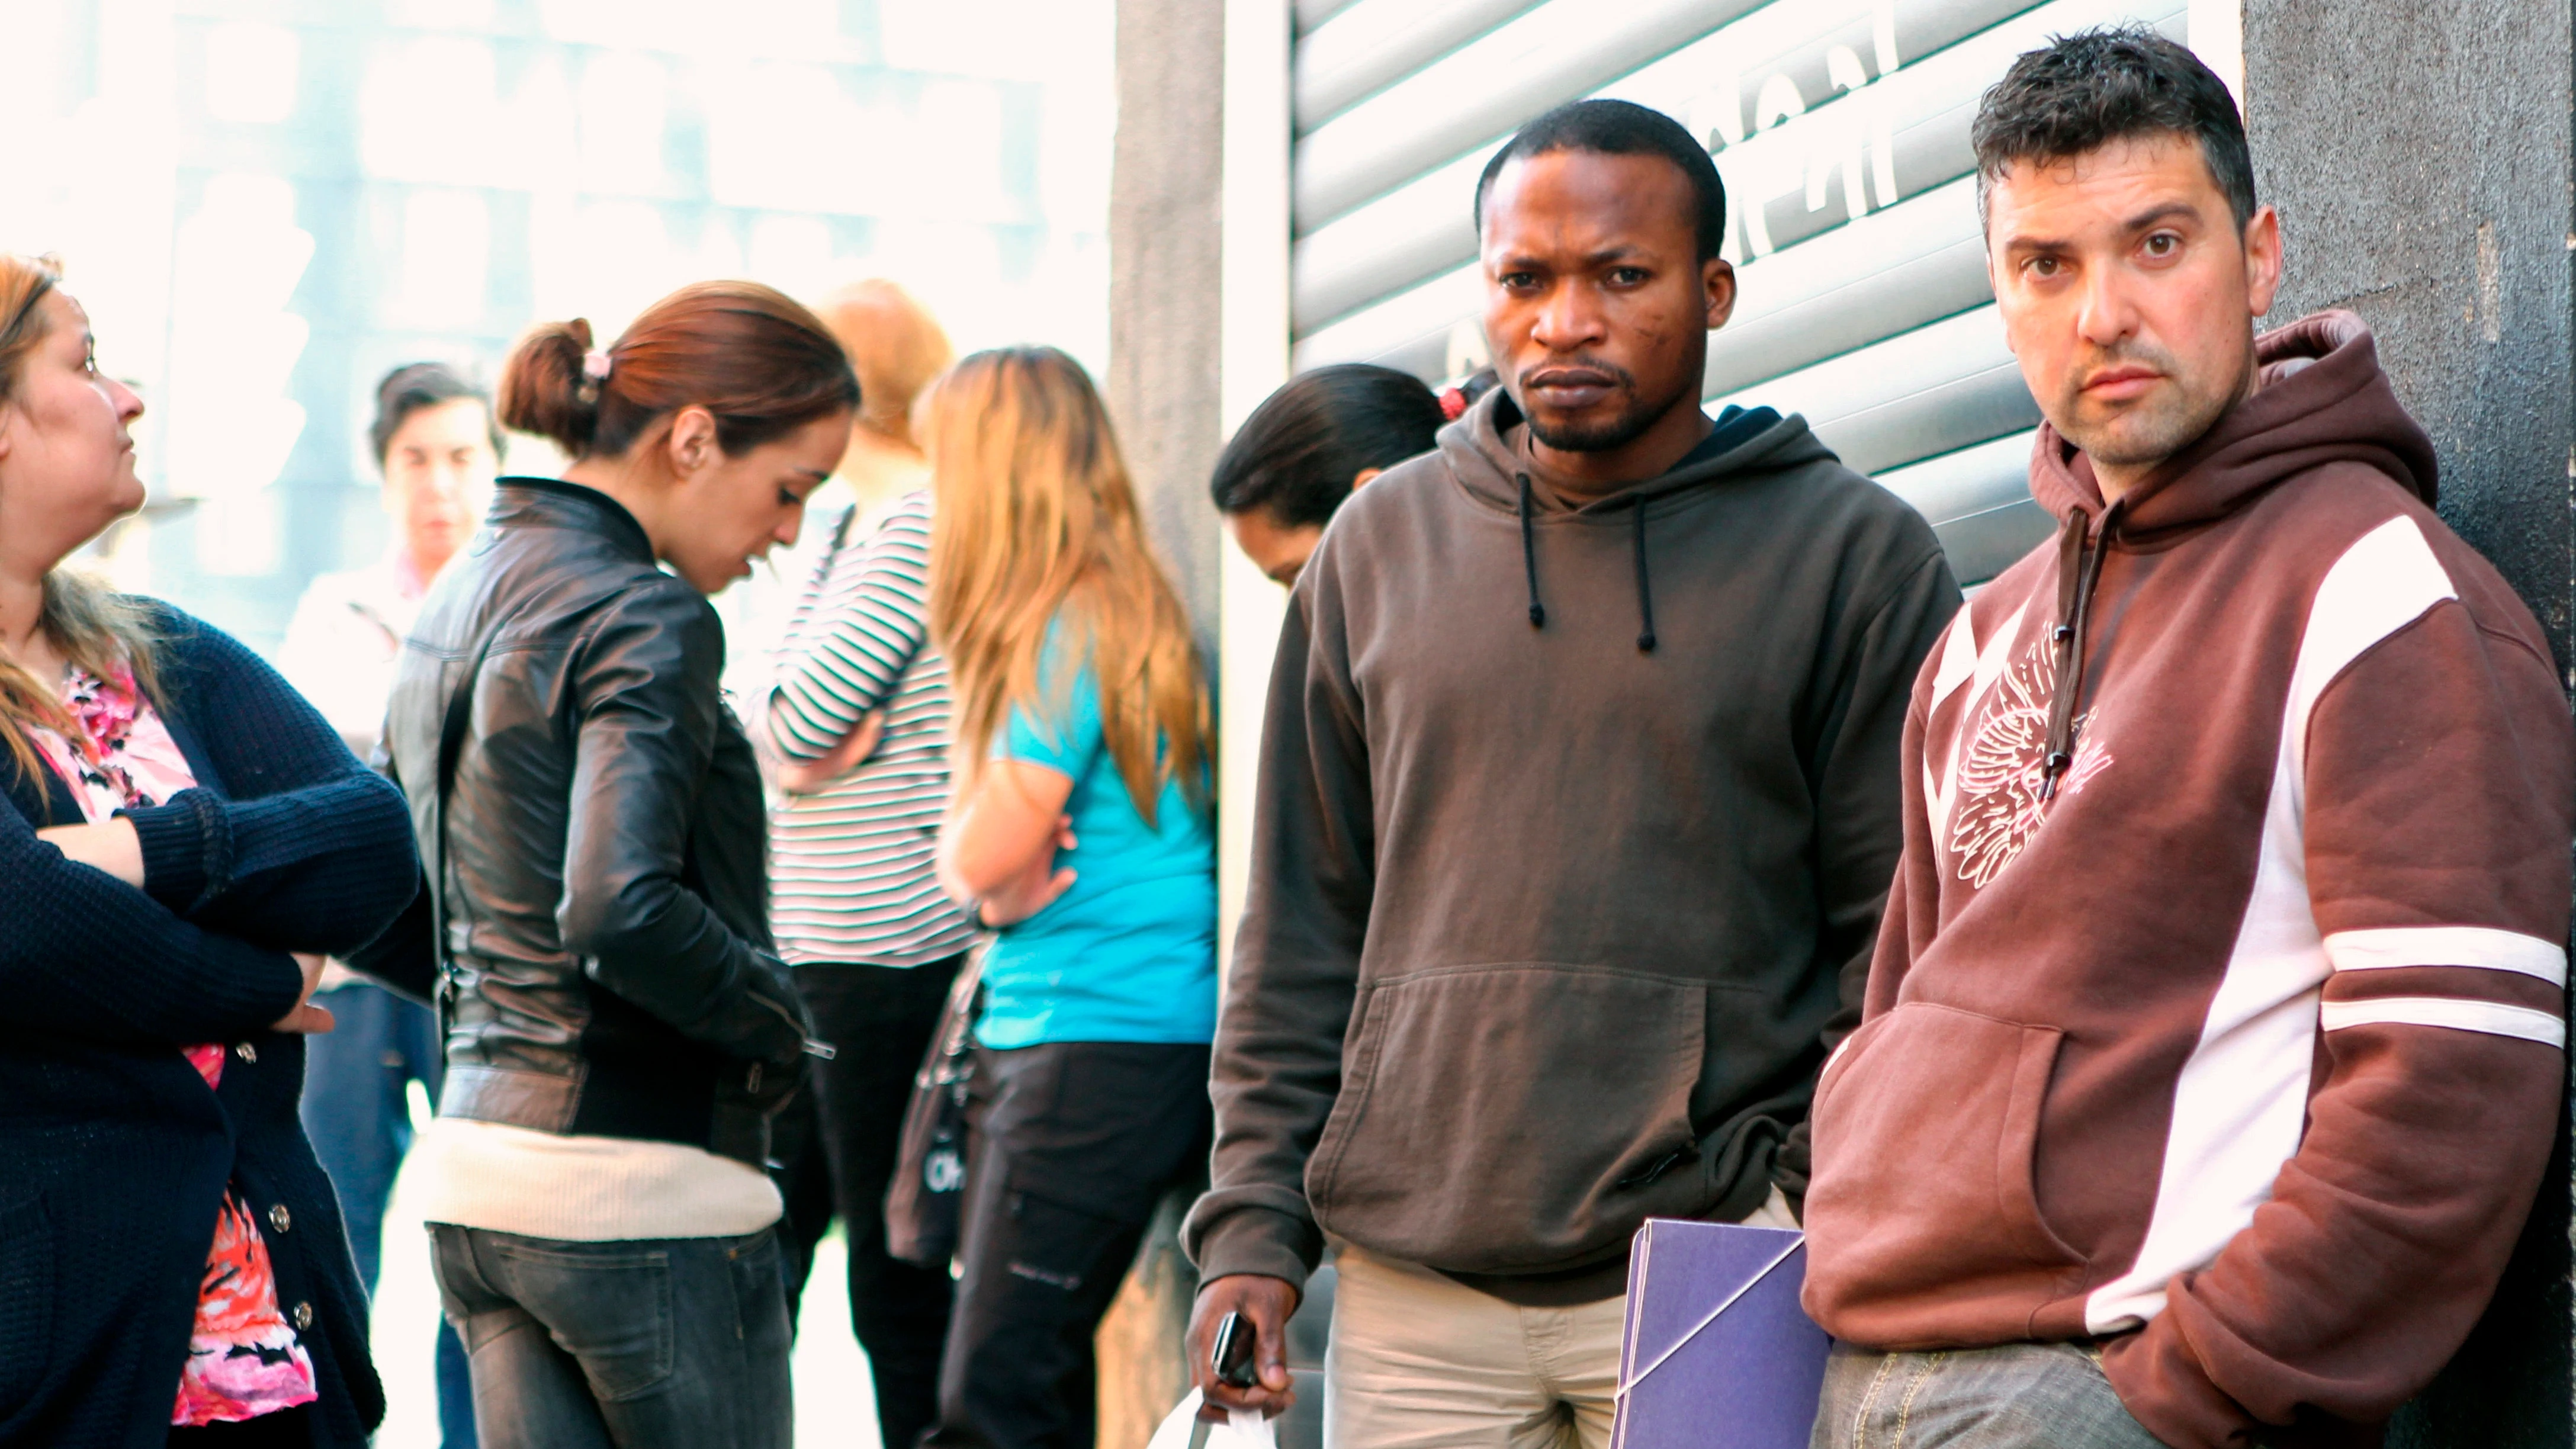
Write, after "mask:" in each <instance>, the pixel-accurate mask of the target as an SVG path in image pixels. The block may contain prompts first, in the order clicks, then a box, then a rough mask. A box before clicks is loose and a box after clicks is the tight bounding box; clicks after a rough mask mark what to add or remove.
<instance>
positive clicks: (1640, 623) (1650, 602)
mask: <svg viewBox="0 0 2576 1449" xmlns="http://www.w3.org/2000/svg"><path fill="white" fill-rule="evenodd" d="M1635 512H1636V515H1637V652H1638V653H1640V654H1652V653H1654V652H1655V591H1654V586H1653V585H1652V584H1650V583H1649V582H1648V581H1647V579H1646V500H1645V499H1643V498H1640V499H1638V500H1637V506H1636V509H1635Z"/></svg>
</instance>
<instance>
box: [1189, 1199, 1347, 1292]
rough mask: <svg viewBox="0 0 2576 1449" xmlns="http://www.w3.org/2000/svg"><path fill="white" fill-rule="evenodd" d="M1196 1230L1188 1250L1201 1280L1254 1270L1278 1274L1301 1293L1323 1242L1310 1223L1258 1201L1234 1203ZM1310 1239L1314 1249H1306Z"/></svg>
mask: <svg viewBox="0 0 2576 1449" xmlns="http://www.w3.org/2000/svg"><path fill="white" fill-rule="evenodd" d="M1196 1236H1197V1242H1196V1243H1195V1244H1194V1245H1193V1246H1194V1248H1195V1251H1194V1252H1193V1253H1192V1254H1191V1256H1192V1258H1193V1259H1194V1260H1195V1261H1196V1262H1197V1264H1198V1269H1199V1281H1200V1282H1202V1283H1206V1282H1210V1281H1212V1280H1214V1279H1218V1278H1223V1277H1227V1276H1229V1275H1231V1274H1235V1273H1253V1274H1257V1275H1259V1276H1261V1277H1264V1278H1277V1279H1279V1280H1281V1281H1282V1282H1285V1283H1288V1284H1290V1285H1291V1286H1293V1287H1295V1288H1296V1289H1297V1290H1298V1291H1299V1292H1301V1293H1302V1292H1304V1291H1305V1288H1306V1275H1307V1274H1309V1273H1311V1272H1313V1271H1314V1265H1315V1258H1316V1256H1317V1254H1318V1253H1319V1252H1320V1250H1321V1248H1322V1246H1323V1245H1322V1241H1321V1239H1322V1234H1320V1233H1319V1232H1317V1231H1316V1229H1315V1226H1314V1225H1313V1224H1312V1223H1308V1222H1303V1221H1300V1220H1299V1219H1296V1218H1292V1217H1290V1216H1288V1215H1287V1214H1286V1213H1280V1212H1272V1211H1271V1210H1269V1209H1267V1208H1256V1207H1242V1208H1236V1209H1235V1210H1234V1211H1232V1212H1229V1213H1227V1214H1226V1215H1225V1216H1223V1217H1221V1218H1218V1219H1217V1220H1216V1221H1214V1222H1212V1223H1208V1224H1206V1225H1205V1226H1203V1227H1201V1228H1200V1229H1199V1231H1198V1233H1197V1235H1196ZM1309 1245H1312V1247H1313V1249H1314V1250H1315V1251H1308V1247H1309Z"/></svg>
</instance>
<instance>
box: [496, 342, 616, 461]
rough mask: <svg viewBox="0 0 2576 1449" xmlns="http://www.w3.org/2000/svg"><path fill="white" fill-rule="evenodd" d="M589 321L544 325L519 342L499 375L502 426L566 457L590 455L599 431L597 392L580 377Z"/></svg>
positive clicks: (587, 350)
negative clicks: (531, 436) (548, 445)
mask: <svg viewBox="0 0 2576 1449" xmlns="http://www.w3.org/2000/svg"><path fill="white" fill-rule="evenodd" d="M591 345H592V344H591V332H590V319H589V318H587V317H575V318H573V319H572V320H571V321H569V322H544V323H539V324H538V325H537V326H536V327H535V328H533V329H531V330H530V331H529V333H528V335H527V336H525V337H522V338H520V339H519V345H518V346H517V347H515V348H512V349H511V351H510V360H509V361H508V362H507V363H506V364H504V365H503V366H502V369H501V389H500V399H499V402H500V419H501V426H503V427H505V428H508V429H510V430H511V431H512V432H518V433H533V434H535V435H536V436H538V437H540V438H544V439H546V440H548V441H549V442H552V443H553V444H554V445H555V446H556V447H558V448H561V449H562V450H563V451H564V454H565V455H566V456H567V457H574V458H578V457H580V456H582V455H583V454H584V453H587V452H589V451H590V444H591V439H592V437H593V436H594V435H596V434H597V432H598V430H599V387H598V385H597V384H596V383H593V382H591V381H589V380H588V379H587V378H585V377H584V376H583V375H582V363H583V360H584V359H585V358H587V357H588V356H589V355H590V351H591Z"/></svg>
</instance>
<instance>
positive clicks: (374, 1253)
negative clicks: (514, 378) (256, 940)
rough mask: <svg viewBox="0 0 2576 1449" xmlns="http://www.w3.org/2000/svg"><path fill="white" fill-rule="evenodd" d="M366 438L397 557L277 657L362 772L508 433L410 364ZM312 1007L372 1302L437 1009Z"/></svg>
mask: <svg viewBox="0 0 2576 1449" xmlns="http://www.w3.org/2000/svg"><path fill="white" fill-rule="evenodd" d="M367 439H368V441H369V442H371V443H373V444H374V445H375V453H376V468H377V470H378V471H379V472H380V473H382V474H383V475H384V488H383V501H384V508H385V513H386V516H387V517H389V518H390V519H391V520H392V522H393V540H392V544H391V546H390V547H388V548H387V549H386V550H385V552H384V556H383V557H381V558H379V559H377V560H376V561H375V562H374V563H372V564H369V565H368V566H366V567H365V568H359V569H351V570H349V571H348V572H346V573H334V574H323V575H322V576H320V577H319V578H316V579H315V580H314V581H313V582H312V583H311V584H309V585H307V586H306V587H305V590H304V597H303V599H302V600H300V601H299V602H298V603H297V604H296V606H295V617H294V619H293V620H292V621H290V622H289V623H288V624H287V626H286V643H285V645H284V647H282V648H281V649H279V651H278V656H277V667H278V672H279V673H281V674H284V675H285V676H286V678H287V680H288V682H289V683H291V684H293V685H294V686H295V687H296V689H297V690H299V691H300V692H302V694H303V695H304V697H305V698H306V699H308V700H311V701H312V702H313V704H314V707H315V708H317V709H319V710H321V711H322V714H323V717H324V718H326V719H328V720H330V721H331V723H332V725H333V727H334V728H336V729H338V730H339V731H340V738H342V739H344V740H346V741H348V743H349V748H350V749H351V750H353V751H355V752H356V754H357V756H358V758H359V759H362V760H363V759H366V758H368V757H369V756H371V755H373V754H374V753H375V749H376V742H377V737H378V735H379V734H380V733H381V732H382V730H383V728H384V721H385V699H386V697H387V696H388V695H390V694H391V693H392V692H393V684H394V663H395V661H396V660H397V659H399V658H400V657H401V655H402V641H403V639H404V637H405V636H407V635H409V634H410V633H411V626H412V621H413V620H414V619H416V618H418V617H419V615H420V601H421V598H422V596H423V595H425V594H427V593H428V592H429V586H430V583H431V582H432V581H433V580H435V579H436V578H437V577H438V575H439V571H440V570H442V569H444V568H446V567H447V561H448V560H449V559H451V558H453V557H455V556H456V551H457V550H458V549H459V548H462V547H463V546H464V544H465V537H466V535H467V534H469V533H472V532H473V531H474V517H475V514H476V512H477V511H478V510H479V509H480V508H481V506H482V503H483V500H484V498H485V497H486V495H488V494H489V493H490V492H491V488H492V475H493V474H495V473H497V472H499V471H500V467H501V425H500V423H499V422H498V421H497V420H495V419H494V418H493V416H492V400H491V398H489V397H487V396H486V395H485V394H484V392H483V390H482V389H481V388H479V387H477V386H475V385H474V384H473V383H471V382H469V381H467V380H466V379H465V377H464V376H463V375H462V374H460V373H459V372H457V370H456V369H454V368H452V367H450V366H448V365H447V364H446V363H443V362H415V363H411V364H409V365H407V366H403V367H397V368H395V369H394V370H393V371H392V372H389V373H387V374H386V375H385V378H384V380H383V381H382V382H380V383H378V384H376V416H375V421H374V423H373V424H372V425H371V426H370V427H369V428H368V429H367ZM314 1004H315V1005H317V1006H321V1007H324V1008H326V1009H328V1010H329V1011H330V1013H331V1016H332V1019H333V1020H334V1021H336V1022H338V1023H339V1025H338V1027H337V1028H336V1029H334V1030H333V1031H332V1032H331V1034H330V1035H328V1036H323V1037H317V1038H315V1039H314V1041H313V1042H312V1044H311V1045H310V1046H309V1047H308V1048H307V1050H306V1054H305V1063H304V1081H305V1091H304V1130H305V1132H306V1133H307V1134H309V1135H310V1136H311V1137H312V1139H313V1151H314V1155H315V1156H317V1157H319V1158H321V1159H322V1167H323V1170H324V1171H326V1172H328V1173H330V1174H331V1185H332V1187H334V1188H336V1189H338V1191H339V1194H340V1212H341V1215H342V1216H343V1217H344V1218H346V1219H347V1221H348V1224H349V1246H350V1248H351V1249H352V1250H353V1251H354V1252H356V1254H357V1256H358V1277H359V1279H360V1281H362V1282H364V1283H365V1284H366V1285H367V1292H368V1294H369V1295H370V1296H373V1294H374V1293H375V1291H376V1279H377V1270H378V1268H379V1267H380V1266H381V1264H382V1262H383V1246H384V1230H385V1204H386V1202H387V1201H388V1200H389V1199H390V1198H391V1197H392V1196H393V1191H394V1174H395V1173H396V1172H397V1171H399V1170H400V1169H401V1167H402V1160H403V1154H404V1153H406V1152H408V1151H410V1150H411V1101H410V1091H411V1084H412V1083H413V1082H418V1083H420V1084H421V1087H422V1089H423V1090H425V1091H426V1092H428V1094H429V1097H430V1100H432V1101H436V1100H437V1099H438V1085H439V1065H440V1061H441V1048H440V1045H439V1040H438V1021H437V1018H436V1017H435V1016H434V1015H433V1014H432V1013H431V1011H430V1009H429V1008H428V1007H426V1006H423V1005H421V1004H420V1003H419V1002H416V1001H405V1000H404V999H402V998H401V997H399V996H396V995H395V994H393V993H392V992H390V991H387V990H385V989H384V988H383V987H381V986H378V985H376V984H374V983H373V982H370V981H366V980H363V979H361V978H359V977H357V976H355V975H353V974H351V973H350V971H349V969H348V968H347V967H345V966H342V965H341V964H340V963H338V962H336V961H334V962H332V963H331V964H330V965H328V966H326V967H324V968H323V971H322V988H321V990H319V991H317V992H315V993H314ZM437 1362H438V1424H439V1431H440V1436H441V1437H442V1438H443V1439H444V1440H445V1441H446V1446H447V1449H474V1400H473V1390H472V1386H471V1381H470V1380H468V1379H467V1377H466V1369H465V1349H464V1346H463V1345H462V1344H460V1343H459V1342H458V1341H457V1338H456V1332H455V1330H453V1329H451V1328H448V1327H446V1326H444V1325H441V1327H440V1328H439V1331H438V1348H437Z"/></svg>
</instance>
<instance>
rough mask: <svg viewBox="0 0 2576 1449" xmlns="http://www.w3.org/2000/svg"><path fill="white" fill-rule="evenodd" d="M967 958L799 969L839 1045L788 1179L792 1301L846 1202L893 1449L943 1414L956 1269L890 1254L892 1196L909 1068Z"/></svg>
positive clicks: (925, 1046)
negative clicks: (942, 1359)
mask: <svg viewBox="0 0 2576 1449" xmlns="http://www.w3.org/2000/svg"><path fill="white" fill-rule="evenodd" d="M965 959H966V958H965V957H963V956H951V957H949V958H948V959H946V960H944V961H935V962H932V963H930V964H929V965H925V966H913V967H901V966H812V965H808V966H799V967H797V968H796V990H797V994H798V995H800V996H802V997H804V998H805V1006H806V1009H807V1010H808V1011H811V1012H812V1013H813V1015H814V1034H815V1036H816V1038H817V1039H818V1040H821V1041H825V1042H829V1043H831V1045H832V1047H833V1049H834V1052H835V1055H834V1056H833V1058H832V1059H831V1060H830V1061H827V1062H825V1061H818V1062H816V1063H815V1064H814V1074H813V1077H812V1082H813V1088H814V1092H813V1095H814V1109H815V1110H814V1118H813V1124H812V1131H811V1132H810V1133H809V1134H808V1137H807V1141H806V1144H805V1146H804V1148H803V1150H802V1151H800V1152H797V1153H796V1155H795V1156H793V1157H792V1158H791V1159H790V1166H789V1169H788V1171H787V1173H786V1174H785V1180H784V1181H783V1182H782V1183H781V1184H780V1187H781V1191H782V1192H783V1193H784V1194H785V1196H786V1198H787V1221H786V1222H785V1223H783V1224H782V1225H781V1228H782V1236H784V1237H785V1238H786V1239H787V1240H788V1241H787V1246H788V1249H789V1262H788V1268H789V1282H788V1290H789V1291H788V1303H789V1304H790V1305H791V1307H792V1305H793V1304H794V1303H795V1302H796V1299H797V1296H798V1292H799V1290H801V1289H802V1288H803V1286H804V1282H805V1276H806V1274H807V1272H808V1271H809V1270H810V1268H811V1265H812V1262H813V1252H814V1244H815V1243H816V1242H817V1241H819V1240H820V1239H821V1238H822V1236H823V1233H824V1231H825V1229H826V1228H828V1227H829V1226H830V1223H831V1219H832V1215H833V1213H834V1212H835V1211H838V1212H839V1214H840V1217H841V1222H842V1225H843V1231H844V1232H846V1233H847V1234H848V1236H849V1241H850V1328H851V1330H852V1331H853V1332H855V1333H856V1334H857V1335H858V1339H859V1345H860V1346H861V1347H862V1348H865V1349H866V1350H867V1351H868V1371H869V1374H870V1376H871V1377H872V1378H874V1379H875V1381H876V1390H877V1427H878V1430H879V1432H880V1433H881V1434H882V1435H883V1436H884V1441H885V1443H886V1445H887V1446H888V1449H908V1446H910V1445H911V1444H912V1443H913V1442H914V1441H916V1440H918V1439H919V1438H920V1437H921V1435H922V1433H923V1431H925V1430H927V1429H928V1428H929V1427H930V1425H931V1422H932V1421H933V1420H934V1419H936V1418H937V1417H938V1395H939V1353H940V1346H941V1344H942V1343H943V1342H945V1340H946V1339H947V1336H948V1302H949V1288H950V1285H949V1277H948V1274H947V1273H946V1272H944V1271H939V1270H934V1269H924V1268H916V1267H914V1266H912V1265H911V1264H909V1263H904V1262H898V1261H897V1260H895V1259H893V1258H890V1257H887V1256H886V1250H885V1242H886V1235H885V1194H886V1184H887V1183H888V1182H889V1181H890V1180H891V1179H892V1178H893V1176H894V1167H895V1148H896V1145H897V1142H898V1140H899V1139H900V1138H901V1137H902V1135H903V1110H904V1106H905V1104H906V1103H907V1102H909V1101H910V1100H911V1099H912V1077H913V1073H914V1072H915V1071H916V1070H918V1069H919V1067H920V1066H921V1055H922V1053H923V1052H925V1051H928V1050H929V1049H930V1035H931V1033H932V1032H933V1031H935V1030H937V1029H938V1026H939V1009H940V1007H941V1006H942V1005H943V1004H944V1003H945V1002H946V1001H947V999H948V988H949V985H950V984H951V983H952V982H954V981H955V980H956V979H957V969H958V967H959V966H961V965H962V964H964V962H965Z"/></svg>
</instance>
